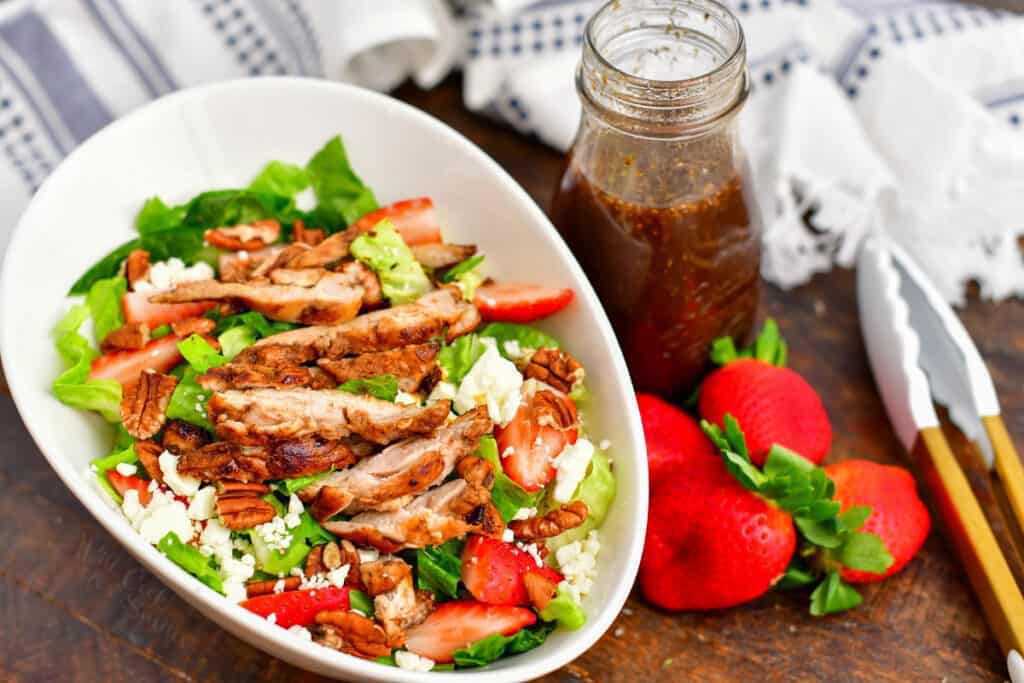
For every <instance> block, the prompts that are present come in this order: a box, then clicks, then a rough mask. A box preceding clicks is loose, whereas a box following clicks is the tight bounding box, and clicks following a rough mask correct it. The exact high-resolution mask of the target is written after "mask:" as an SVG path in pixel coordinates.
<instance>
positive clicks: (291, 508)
mask: <svg viewBox="0 0 1024 683" xmlns="http://www.w3.org/2000/svg"><path fill="white" fill-rule="evenodd" d="M305 509H306V507H305V506H304V505H303V504H302V501H301V500H299V497H298V496H296V495H295V494H294V493H293V494H292V495H291V496H290V497H289V498H288V514H290V515H301V514H302V511H303V510H305Z"/></svg>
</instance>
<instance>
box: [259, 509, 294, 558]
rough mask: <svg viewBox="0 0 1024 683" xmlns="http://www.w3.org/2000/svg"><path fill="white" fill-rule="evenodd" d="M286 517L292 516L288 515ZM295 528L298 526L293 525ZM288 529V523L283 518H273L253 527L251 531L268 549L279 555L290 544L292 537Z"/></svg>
mask: <svg viewBox="0 0 1024 683" xmlns="http://www.w3.org/2000/svg"><path fill="white" fill-rule="evenodd" d="M288 516H292V515H291V514H289V515H288ZM295 526H298V524H295ZM288 529H289V526H288V522H287V521H286V519H285V518H284V517H274V518H273V519H272V520H270V521H269V522H266V523H264V524H260V525H258V526H255V527H253V531H255V532H256V533H257V534H258V535H259V537H260V538H261V539H263V542H264V543H266V544H267V547H268V548H270V549H271V550H276V551H278V552H280V553H284V552H285V551H286V550H288V546H290V545H291V544H292V535H291V532H289V531H288Z"/></svg>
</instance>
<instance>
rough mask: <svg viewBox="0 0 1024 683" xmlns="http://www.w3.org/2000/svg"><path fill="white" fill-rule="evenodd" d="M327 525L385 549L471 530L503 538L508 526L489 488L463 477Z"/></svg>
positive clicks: (441, 540)
mask: <svg viewBox="0 0 1024 683" xmlns="http://www.w3.org/2000/svg"><path fill="white" fill-rule="evenodd" d="M323 527H324V528H325V529H327V530H328V531H330V532H331V533H332V534H335V535H336V536H339V537H341V538H344V539H347V540H349V541H352V542H353V543H355V544H356V545H360V546H364V545H369V546H372V547H374V548H376V549H377V550H380V551H381V552H385V553H393V552H397V551H399V550H402V549H403V548H424V547H426V546H428V545H439V544H441V543H444V542H445V541H447V540H449V539H452V538H458V537H461V536H464V535H466V534H467V533H470V532H474V533H480V534H483V535H486V536H492V537H500V536H501V533H502V531H504V524H503V523H502V521H501V517H500V516H499V515H498V511H497V510H496V509H495V508H494V505H493V504H492V503H491V494H490V492H489V491H488V490H487V489H485V488H483V487H482V486H476V485H474V484H470V483H468V482H466V481H465V480H464V479H455V480H453V481H450V482H448V483H447V484H444V485H443V486H439V487H437V488H435V489H431V490H430V491H428V492H427V493H424V494H423V495H421V496H419V497H418V498H416V499H415V500H413V501H412V502H411V503H410V504H409V505H408V506H406V507H405V508H403V509H401V510H395V511H393V512H364V513H362V514H359V515H356V516H355V517H353V518H352V519H350V520H348V521H334V522H332V521H327V522H324V524H323Z"/></svg>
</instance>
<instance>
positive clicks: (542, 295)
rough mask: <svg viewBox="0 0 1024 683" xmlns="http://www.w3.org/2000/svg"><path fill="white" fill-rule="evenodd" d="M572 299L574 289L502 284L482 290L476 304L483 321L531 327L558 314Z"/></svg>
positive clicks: (492, 285)
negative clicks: (528, 324)
mask: <svg viewBox="0 0 1024 683" xmlns="http://www.w3.org/2000/svg"><path fill="white" fill-rule="evenodd" d="M572 299H573V292H572V290H571V289H557V288H555V287H542V286H541V285H531V284H526V283H520V282H502V283H501V284H490V285H484V286H483V287H479V288H478V289H477V290H476V297H475V298H474V299H473V303H475V304H476V307H477V308H479V309H480V315H482V316H483V318H484V320H497V321H502V322H510V323H528V322H533V321H534V320H540V319H541V318H546V317H547V316H549V315H551V314H553V313H558V312H559V311H560V310H562V309H563V308H565V307H566V306H568V305H569V304H570V303H571V302H572Z"/></svg>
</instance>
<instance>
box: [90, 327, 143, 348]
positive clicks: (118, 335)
mask: <svg viewBox="0 0 1024 683" xmlns="http://www.w3.org/2000/svg"><path fill="white" fill-rule="evenodd" d="M148 343H149V326H148V325H146V323H127V324H125V325H121V327H119V328H117V329H116V330H114V331H113V332H111V333H110V334H108V335H107V336H106V337H104V338H103V341H101V342H100V351H102V352H103V353H110V352H111V351H117V350H119V349H129V350H132V351H137V350H139V349H141V348H142V347H143V346H145V345H146V344H148Z"/></svg>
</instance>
